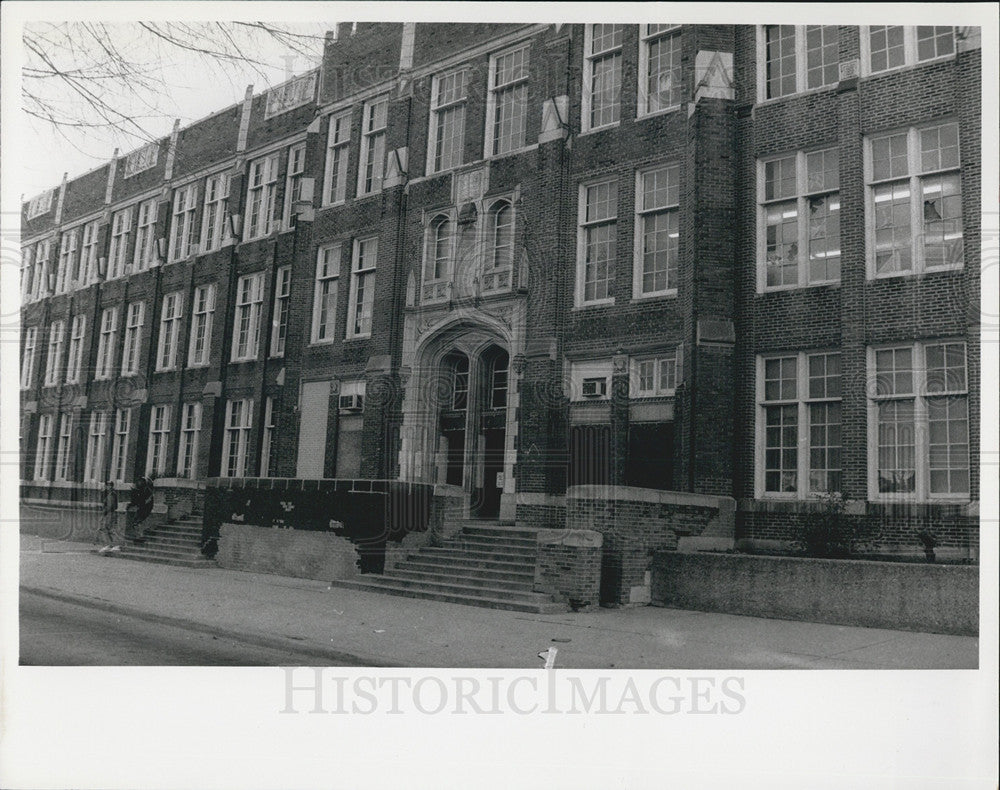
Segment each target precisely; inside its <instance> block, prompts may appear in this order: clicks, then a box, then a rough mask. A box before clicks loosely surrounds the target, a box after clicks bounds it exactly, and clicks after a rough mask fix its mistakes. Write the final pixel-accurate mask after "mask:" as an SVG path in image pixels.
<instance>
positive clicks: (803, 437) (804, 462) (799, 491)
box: [754, 349, 845, 501]
mask: <svg viewBox="0 0 1000 790" xmlns="http://www.w3.org/2000/svg"><path fill="white" fill-rule="evenodd" d="M833 355H835V356H839V357H840V358H841V362H840V373H839V374H837V375H838V376H839V379H840V393H841V394H840V395H839V396H829V395H824V396H822V397H815V398H814V397H811V396H810V391H809V360H810V358H812V357H827V356H833ZM777 359H794V360H795V397H794V398H776V399H772V400H765V389H764V385H765V380H764V371H765V365H766V363H767V362H768V361H773V360H777ZM755 371H756V379H755V383H754V386H755V393H756V399H755V400H756V431H755V442H754V444H755V450H754V472H755V474H754V481H755V496H756V498H757V499H781V500H797V501H801V500H807V499H810V498H815V497H817V496H820V495H822V494H826V493H834V492H827V491H825V490H823V491H812V490H811V475H810V472H811V471H812V468H811V453H810V450H811V446H812V445H811V432H810V428H811V426H812V423H811V420H810V412H809V407H810V406H811V405H813V404H833V403H840V404H841V413H840V425H841V444H840V464H841V466H840V474H841V486H843V480H844V471H845V469H844V461H845V455H844V451H845V447H844V441H843V426H844V412H843V400H844V395H843V393H844V384H843V382H844V378H845V376H844V365H843V355H842V354H841V352H840V351H838V350H836V349H810V350H809V351H782V352H775V353H769V354H760V355H758V356H757V359H756V365H755ZM793 405H794V406H795V407H796V421H795V428H796V445H795V450H796V469H795V479H796V490H795V491H766V490H765V486H766V481H765V472H766V466H767V464H766V458H765V451H766V436H765V433H766V430H767V407H768V406H774V407H777V406H793ZM824 446H825V445H824Z"/></svg>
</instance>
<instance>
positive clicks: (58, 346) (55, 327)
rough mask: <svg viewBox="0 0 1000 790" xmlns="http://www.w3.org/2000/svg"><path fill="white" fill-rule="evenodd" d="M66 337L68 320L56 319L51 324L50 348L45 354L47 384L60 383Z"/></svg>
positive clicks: (52, 385) (49, 385) (47, 385)
mask: <svg viewBox="0 0 1000 790" xmlns="http://www.w3.org/2000/svg"><path fill="white" fill-rule="evenodd" d="M65 339H66V322H65V321H54V322H53V323H52V324H51V325H50V326H49V350H48V354H46V356H45V386H46V387H54V386H55V385H56V384H58V383H59V378H60V375H59V374H60V369H61V365H62V348H63V342H64V341H65Z"/></svg>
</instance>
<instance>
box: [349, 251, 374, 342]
mask: <svg viewBox="0 0 1000 790" xmlns="http://www.w3.org/2000/svg"><path fill="white" fill-rule="evenodd" d="M377 257H378V239H357V240H356V241H355V242H354V260H353V263H352V265H351V269H352V271H353V273H354V276H353V277H352V278H351V300H350V307H349V311H348V315H347V336H348V337H367V336H368V335H370V334H371V332H372V305H373V304H374V301H375V262H376V258H377Z"/></svg>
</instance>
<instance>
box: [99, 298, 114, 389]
mask: <svg viewBox="0 0 1000 790" xmlns="http://www.w3.org/2000/svg"><path fill="white" fill-rule="evenodd" d="M117 339H118V306H117V305H115V306H114V307H106V308H104V310H103V311H102V312H101V328H100V335H99V336H98V341H97V361H96V363H95V365H94V381H103V380H104V379H109V378H111V373H112V371H113V370H114V364H113V362H114V356H115V341H116V340H117Z"/></svg>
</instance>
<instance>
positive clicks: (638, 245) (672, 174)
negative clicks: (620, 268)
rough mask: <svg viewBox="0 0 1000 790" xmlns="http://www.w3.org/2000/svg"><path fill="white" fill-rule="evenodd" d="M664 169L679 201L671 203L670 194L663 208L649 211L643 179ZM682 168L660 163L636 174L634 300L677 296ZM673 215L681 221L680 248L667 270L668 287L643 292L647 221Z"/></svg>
mask: <svg viewBox="0 0 1000 790" xmlns="http://www.w3.org/2000/svg"><path fill="white" fill-rule="evenodd" d="M660 170H664V171H666V174H667V181H668V183H670V182H671V181H672V182H673V185H672V187H670V188H668V189H669V191H670V192H675V193H676V202H672V201H670V200H669V197H670V195H669V194H668V202H667V203H664V204H663V205H662V206H653V207H651V208H648V209H647V208H646V207H645V203H644V197H645V195H644V189H643V180H644V177H645V176H647V175H649V174H650V173H654V172H656V171H660ZM680 179H681V168H680V165H678V164H660V165H656V166H655V167H647V168H643V169H642V170H638V171H636V174H635V222H634V223H633V224H634V226H635V230H634V234H635V238H634V242H633V252H632V298H633V299H650V298H653V297H657V296H676V295H677V281H678V279H679V277H680V238H679V237H680V193H681V183H680ZM661 214H663V215H667V216H668V217H669V216H670V215H675V216H676V222H677V233H678V247H677V252H676V253H675V259H674V260H673V261H669V260H668V262H667V271H666V278H665V281H666V287H665V288H659V289H655V288H654V289H653V290H651V291H646V290H644V289H643V281H644V278H645V272H646V268H645V221H646V219H647V218H648V217H654V216H658V215H661ZM671 272H672V273H673V278H671V276H670V275H671Z"/></svg>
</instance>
